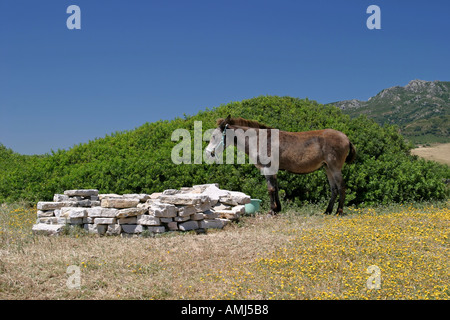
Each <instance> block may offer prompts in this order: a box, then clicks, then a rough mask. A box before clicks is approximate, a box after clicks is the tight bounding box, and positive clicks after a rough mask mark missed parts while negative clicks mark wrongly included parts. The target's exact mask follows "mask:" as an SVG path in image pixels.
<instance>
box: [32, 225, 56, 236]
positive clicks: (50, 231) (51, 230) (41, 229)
mask: <svg viewBox="0 0 450 320" xmlns="http://www.w3.org/2000/svg"><path fill="white" fill-rule="evenodd" d="M63 228H64V225H63V224H46V223H38V224H35V225H33V228H31V230H32V232H33V233H34V234H44V235H47V236H51V235H57V234H60V233H61V231H62V230H63Z"/></svg>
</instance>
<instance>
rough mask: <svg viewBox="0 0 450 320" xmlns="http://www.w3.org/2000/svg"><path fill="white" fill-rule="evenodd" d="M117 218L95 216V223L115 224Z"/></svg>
mask: <svg viewBox="0 0 450 320" xmlns="http://www.w3.org/2000/svg"><path fill="white" fill-rule="evenodd" d="M115 223H116V218H95V219H94V224H115Z"/></svg>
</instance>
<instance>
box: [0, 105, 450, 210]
mask: <svg viewBox="0 0 450 320" xmlns="http://www.w3.org/2000/svg"><path fill="white" fill-rule="evenodd" d="M228 114H231V115H232V116H233V117H244V118H247V119H253V120H256V121H259V122H262V123H265V124H267V125H269V126H273V127H276V128H279V129H282V130H286V131H307V130H315V129H323V128H334V129H336V130H340V131H342V132H344V133H345V134H347V135H348V137H349V138H350V140H351V141H352V143H353V144H354V145H355V147H356V149H357V159H356V161H355V163H353V164H351V165H346V166H344V171H343V174H344V178H345V180H346V183H347V198H346V200H347V203H348V204H371V203H372V204H373V203H377V204H378V203H390V202H392V201H395V202H402V201H409V200H411V201H412V200H416V201H418V200H427V199H442V198H445V197H446V187H445V184H444V183H443V181H442V179H443V178H450V169H449V168H448V167H446V166H441V165H439V164H436V163H433V162H427V161H425V160H421V159H418V158H417V157H414V156H411V155H410V149H411V146H410V145H409V144H408V143H406V142H405V141H404V139H403V137H402V136H401V135H400V134H399V133H398V132H397V129H396V128H395V127H390V126H387V127H380V126H379V125H378V124H376V123H375V122H374V121H373V120H370V119H367V118H366V117H359V118H357V119H353V120H352V119H350V117H349V116H348V115H345V114H343V113H342V111H341V110H339V109H338V108H336V107H333V106H324V105H321V104H319V103H317V102H315V101H310V100H308V99H304V100H302V99H297V98H291V97H276V96H261V97H257V98H253V99H248V100H243V101H240V102H231V103H228V104H225V105H221V106H219V107H216V108H213V109H211V110H210V109H207V110H205V111H200V112H199V113H198V114H196V115H193V116H186V117H185V118H183V119H182V118H175V119H174V120H172V121H158V122H154V123H145V124H144V125H142V126H141V127H139V128H136V129H135V130H131V131H125V132H116V133H114V134H111V135H107V136H106V137H104V138H99V139H96V140H93V141H90V142H88V143H85V144H79V145H77V146H74V147H73V148H71V149H69V150H58V151H57V152H54V153H52V154H47V155H45V156H39V157H38V156H33V157H24V156H21V155H17V154H14V153H12V152H11V151H10V150H7V149H5V150H3V151H2V153H3V154H4V155H5V157H10V158H11V159H13V161H7V162H8V165H7V166H1V167H0V203H1V202H5V201H6V202H13V201H17V200H21V199H23V200H27V201H30V202H36V201H38V200H51V199H52V196H53V194H55V193H61V192H62V191H64V190H69V189H80V188H95V189H99V191H100V192H101V193H120V194H125V193H152V192H158V191H162V190H165V189H170V188H180V187H184V186H192V185H193V184H202V183H212V182H216V183H219V184H220V186H221V188H224V189H228V190H238V191H243V192H245V193H247V194H250V195H251V196H252V197H255V198H260V199H263V200H264V203H266V204H267V203H268V195H267V189H266V183H265V180H264V178H263V177H262V176H261V174H260V173H259V171H258V170H257V169H256V168H255V167H254V166H253V165H250V164H247V165H238V164H235V165H232V164H226V165H217V164H214V165H211V164H205V163H203V164H181V165H176V164H174V163H173V162H172V160H171V152H172V149H173V147H174V146H175V145H177V144H178V142H174V141H172V140H171V135H172V133H173V132H174V130H175V129H178V128H183V129H188V130H189V132H191V138H192V140H193V138H194V132H193V128H194V121H202V129H203V132H204V131H205V130H207V129H209V128H214V127H215V122H216V119H217V118H221V117H226V116H227V115H228ZM193 145H194V144H193V143H192V144H191V146H192V149H193ZM206 145H207V142H204V143H203V148H204V147H206ZM0 151H1V150H0ZM247 163H248V162H247ZM278 178H279V185H280V190H281V192H280V195H281V197H282V201H283V202H285V203H286V204H291V205H301V204H302V203H304V202H305V201H306V202H319V201H325V200H327V199H328V197H329V187H328V182H327V178H326V175H325V173H324V171H323V170H319V171H316V172H314V173H311V174H308V175H294V174H290V173H286V172H279V174H278Z"/></svg>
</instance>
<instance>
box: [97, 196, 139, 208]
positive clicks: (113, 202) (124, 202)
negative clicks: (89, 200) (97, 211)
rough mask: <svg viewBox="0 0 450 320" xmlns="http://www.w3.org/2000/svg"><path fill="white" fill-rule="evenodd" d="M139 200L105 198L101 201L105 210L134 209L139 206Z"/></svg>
mask: <svg viewBox="0 0 450 320" xmlns="http://www.w3.org/2000/svg"><path fill="white" fill-rule="evenodd" d="M139 202H140V201H139V200H138V199H134V198H105V199H103V200H102V201H101V206H102V207H103V208H116V209H123V208H133V207H136V206H137V205H138V204H139Z"/></svg>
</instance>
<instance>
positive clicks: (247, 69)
mask: <svg viewBox="0 0 450 320" xmlns="http://www.w3.org/2000/svg"><path fill="white" fill-rule="evenodd" d="M72 4H75V5H78V6H79V7H80V8H81V30H69V29H67V27H66V20H67V18H68V17H69V14H67V13H66V9H67V7H68V6H69V5H72ZM371 4H375V5H378V6H379V7H380V9H381V30H369V29H368V28H367V27H366V20H367V18H368V17H369V14H367V13H366V9H367V7H368V6H369V5H371ZM449 13H450V2H449V1H446V0H441V1H437V0H430V1H414V0H411V1H406V0H396V1H384V0H383V1H382V0H370V1H365V0H335V1H320V0H315V1H300V0H291V1H287V0H277V1H264V0H258V1H253V0H240V1H235V0H227V1H222V0H209V1H194V0H192V1H190V0H184V1H179V0H177V1H171V0H164V1H151V0H145V1H144V0H109V1H100V0H70V1H65V0H45V1H35V0H26V1H25V0H2V1H1V2H0V143H2V144H3V145H5V146H6V147H8V148H11V149H13V150H14V151H16V152H19V153H23V154H43V153H47V152H50V150H52V149H53V150H57V149H68V148H70V147H72V146H73V145H75V144H78V143H84V142H87V141H89V140H93V139H95V138H97V137H104V136H105V135H106V134H110V133H112V132H115V131H122V130H131V129H134V128H135V127H138V126H140V125H142V124H143V123H145V122H153V121H157V120H160V119H168V120H170V119H173V118H175V117H176V116H182V115H183V113H186V114H190V115H191V114H196V113H197V112H198V111H199V110H203V109H205V108H206V107H209V108H211V107H215V106H219V105H220V104H223V103H228V102H230V101H238V100H242V99H248V98H252V97H255V96H259V95H281V96H283V95H289V96H293V97H300V98H305V97H308V98H309V99H313V100H317V101H318V102H320V103H328V102H333V101H337V100H344V99H352V98H357V99H363V100H367V99H368V98H369V97H371V96H373V95H375V94H376V93H378V92H379V91H380V90H381V89H383V88H387V87H391V86H394V85H402V86H403V85H406V84H407V83H408V82H409V81H410V80H412V79H423V80H445V81H448V80H450V76H449V75H450V65H449V64H450V62H449V61H450V59H449V58H450V41H449V38H450V37H449V31H450V19H448V17H449Z"/></svg>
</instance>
